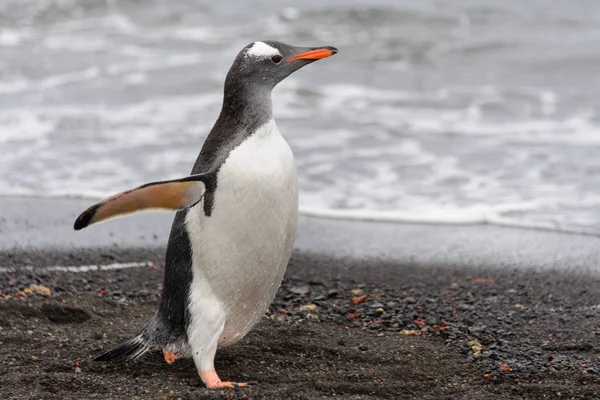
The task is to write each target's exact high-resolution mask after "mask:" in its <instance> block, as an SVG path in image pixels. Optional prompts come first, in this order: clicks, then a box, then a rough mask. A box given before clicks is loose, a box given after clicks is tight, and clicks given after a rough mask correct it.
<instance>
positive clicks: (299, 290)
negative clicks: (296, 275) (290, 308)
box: [290, 286, 310, 294]
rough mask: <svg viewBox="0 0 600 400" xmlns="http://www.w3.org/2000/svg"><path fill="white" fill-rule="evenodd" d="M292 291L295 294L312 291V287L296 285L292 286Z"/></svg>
mask: <svg viewBox="0 0 600 400" xmlns="http://www.w3.org/2000/svg"><path fill="white" fill-rule="evenodd" d="M290 292H292V293H295V294H306V293H309V292H310V288H309V287H308V286H294V287H291V288H290Z"/></svg>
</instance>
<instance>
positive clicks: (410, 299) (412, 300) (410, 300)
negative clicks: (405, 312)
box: [405, 297, 417, 304]
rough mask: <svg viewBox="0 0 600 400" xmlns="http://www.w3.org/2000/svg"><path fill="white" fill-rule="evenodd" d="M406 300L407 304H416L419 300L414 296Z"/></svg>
mask: <svg viewBox="0 0 600 400" xmlns="http://www.w3.org/2000/svg"><path fill="white" fill-rule="evenodd" d="M405 300H406V303H407V304H415V303H416V302H417V299H415V298H414V297H407V298H406V299H405Z"/></svg>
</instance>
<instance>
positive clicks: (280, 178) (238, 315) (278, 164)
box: [186, 121, 298, 345]
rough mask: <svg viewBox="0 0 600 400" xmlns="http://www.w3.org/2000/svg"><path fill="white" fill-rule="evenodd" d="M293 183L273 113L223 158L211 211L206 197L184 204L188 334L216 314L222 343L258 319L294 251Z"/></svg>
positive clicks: (290, 159) (295, 210)
mask: <svg viewBox="0 0 600 400" xmlns="http://www.w3.org/2000/svg"><path fill="white" fill-rule="evenodd" d="M297 185H298V178H297V172H296V166H295V161H294V156H293V154H292V152H291V149H290V148H289V146H288V144H287V143H286V142H285V140H284V139H283V137H282V136H281V135H280V133H279V131H278V129H277V126H276V125H275V122H274V121H270V122H269V123H267V124H265V125H263V126H262V127H261V128H260V129H259V130H258V132H256V133H254V134H253V135H252V136H250V137H249V138H247V139H245V140H244V141H243V142H242V143H241V144H240V145H239V146H238V147H237V148H235V149H234V150H233V151H232V152H231V153H230V154H229V156H228V158H227V160H226V161H225V163H224V164H223V165H222V166H221V169H220V170H219V172H218V175H217V189H216V191H215V195H214V203H213V204H214V205H213V209H212V213H211V215H210V216H209V217H207V216H205V215H204V211H203V204H202V203H203V202H201V203H199V204H198V205H197V206H195V207H194V208H192V209H191V210H190V211H189V212H188V215H187V219H186V227H187V230H188V233H189V235H190V241H191V244H192V253H193V256H192V258H193V275H194V278H193V282H192V286H191V301H190V312H191V316H192V321H191V324H190V327H189V329H188V336H189V337H190V340H191V339H192V337H193V336H194V335H195V334H200V333H202V332H198V330H200V331H202V330H203V329H205V328H203V324H204V325H205V324H207V323H209V322H210V321H211V320H215V323H218V324H224V330H223V332H222V334H221V336H220V339H219V343H220V344H221V345H226V344H229V343H232V342H235V341H236V340H239V339H241V338H242V337H243V336H244V335H245V334H246V333H247V332H248V331H249V330H250V329H251V328H252V326H253V325H254V324H255V323H256V322H258V320H260V318H261V317H262V315H263V314H264V312H265V311H266V309H267V308H268V306H269V304H270V303H271V301H272V300H273V297H274V296H275V293H276V291H277V289H278V287H279V285H280V284H281V280H282V278H283V274H284V272H285V268H286V266H287V263H288V261H289V258H290V256H291V252H292V248H293V243H294V237H295V233H296V222H297V217H298V189H297ZM190 330H191V331H192V332H190Z"/></svg>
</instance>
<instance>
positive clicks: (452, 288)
mask: <svg viewBox="0 0 600 400" xmlns="http://www.w3.org/2000/svg"><path fill="white" fill-rule="evenodd" d="M450 290H458V283H453V284H452V285H450Z"/></svg>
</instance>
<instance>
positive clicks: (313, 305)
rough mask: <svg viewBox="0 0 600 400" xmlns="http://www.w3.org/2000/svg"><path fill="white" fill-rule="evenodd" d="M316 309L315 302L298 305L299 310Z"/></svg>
mask: <svg viewBox="0 0 600 400" xmlns="http://www.w3.org/2000/svg"><path fill="white" fill-rule="evenodd" d="M316 309H317V305H316V304H307V305H304V306H302V307H300V311H315V310H316Z"/></svg>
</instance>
